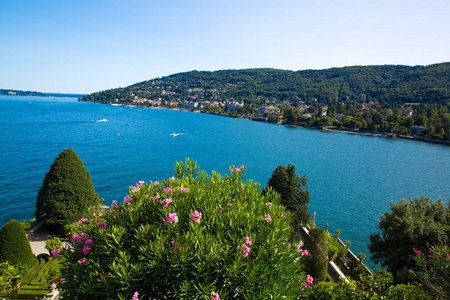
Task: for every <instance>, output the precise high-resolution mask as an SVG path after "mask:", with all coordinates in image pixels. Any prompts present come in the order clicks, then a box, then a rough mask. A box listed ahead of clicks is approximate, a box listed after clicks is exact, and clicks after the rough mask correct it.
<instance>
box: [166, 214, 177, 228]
mask: <svg viewBox="0 0 450 300" xmlns="http://www.w3.org/2000/svg"><path fill="white" fill-rule="evenodd" d="M170 222H174V223H177V222H178V216H177V214H176V213H170V214H169V215H168V216H167V219H166V222H164V225H167V223H170Z"/></svg>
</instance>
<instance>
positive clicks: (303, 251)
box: [297, 244, 309, 256]
mask: <svg viewBox="0 0 450 300" xmlns="http://www.w3.org/2000/svg"><path fill="white" fill-rule="evenodd" d="M297 250H298V251H300V253H301V254H302V256H308V255H309V251H308V250H303V249H302V248H301V246H300V244H298V245H297Z"/></svg>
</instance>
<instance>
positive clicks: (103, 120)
mask: <svg viewBox="0 0 450 300" xmlns="http://www.w3.org/2000/svg"><path fill="white" fill-rule="evenodd" d="M107 121H108V120H106V119H101V120H98V121H97V122H107Z"/></svg>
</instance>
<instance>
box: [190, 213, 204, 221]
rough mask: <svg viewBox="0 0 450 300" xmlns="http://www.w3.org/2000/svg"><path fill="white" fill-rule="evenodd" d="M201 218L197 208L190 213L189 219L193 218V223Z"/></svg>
mask: <svg viewBox="0 0 450 300" xmlns="http://www.w3.org/2000/svg"><path fill="white" fill-rule="evenodd" d="M201 218H202V213H201V212H199V211H197V210H196V211H194V212H193V213H192V214H191V219H192V220H194V222H195V223H200V219H201Z"/></svg>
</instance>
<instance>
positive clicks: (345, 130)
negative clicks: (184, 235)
mask: <svg viewBox="0 0 450 300" xmlns="http://www.w3.org/2000/svg"><path fill="white" fill-rule="evenodd" d="M86 102H90V101H86ZM90 103H99V102H90ZM99 104H107V105H111V103H99ZM120 106H125V107H139V108H150V109H167V110H178V111H186V112H193V113H205V114H208V115H216V116H222V117H228V118H235V119H246V120H250V121H254V120H252V119H250V118H244V117H242V116H241V117H235V116H228V115H225V114H219V113H210V112H203V111H192V110H187V109H183V108H179V107H176V108H171V107H153V106H151V107H145V106H138V105H124V104H120ZM255 122H259V121H255ZM262 123H269V124H274V125H284V126H290V127H299V128H305V129H316V130H323V131H330V132H342V133H348V134H358V135H367V136H375V137H383V138H393V139H396V138H397V139H403V140H410V141H417V142H425V143H430V144H436V145H444V146H450V141H443V140H433V139H428V138H422V137H411V136H406V135H398V134H393V133H385V132H372V131H359V130H353V129H349V128H337V127H323V128H319V127H305V126H301V125H294V124H282V123H270V122H262Z"/></svg>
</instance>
